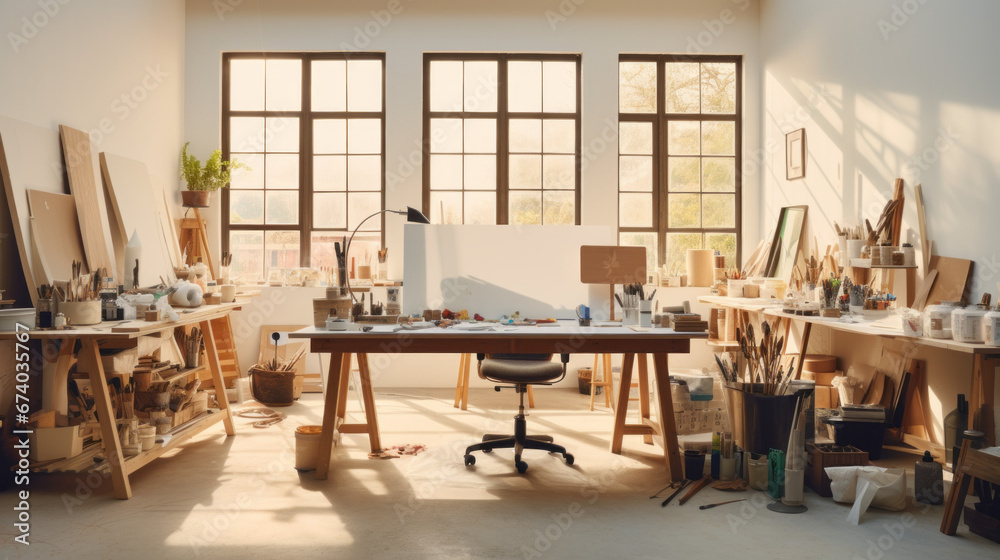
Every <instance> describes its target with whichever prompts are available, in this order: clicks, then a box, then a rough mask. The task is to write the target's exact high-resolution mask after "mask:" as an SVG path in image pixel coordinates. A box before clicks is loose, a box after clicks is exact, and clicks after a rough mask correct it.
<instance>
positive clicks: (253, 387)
mask: <svg viewBox="0 0 1000 560" xmlns="http://www.w3.org/2000/svg"><path fill="white" fill-rule="evenodd" d="M294 384H295V372H294V371H269V370H265V369H259V368H250V392H251V393H252V394H253V398H254V399H255V400H256V401H257V402H259V403H261V404H263V405H267V406H291V404H292V402H293V401H294V400H295V399H294V397H293V393H294Z"/></svg>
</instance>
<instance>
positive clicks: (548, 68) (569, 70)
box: [542, 60, 576, 113]
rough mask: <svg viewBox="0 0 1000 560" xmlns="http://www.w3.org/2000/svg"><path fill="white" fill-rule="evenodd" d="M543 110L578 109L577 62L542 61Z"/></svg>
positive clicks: (557, 111) (570, 111)
mask: <svg viewBox="0 0 1000 560" xmlns="http://www.w3.org/2000/svg"><path fill="white" fill-rule="evenodd" d="M542 111H545V112H546V113H572V112H574V111H576V63H575V62H562V61H552V60H547V61H545V62H543V63H542Z"/></svg>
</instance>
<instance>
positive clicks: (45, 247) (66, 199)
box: [28, 190, 84, 284]
mask: <svg viewBox="0 0 1000 560" xmlns="http://www.w3.org/2000/svg"><path fill="white" fill-rule="evenodd" d="M28 204H29V206H30V208H31V218H30V219H31V242H32V247H33V250H34V251H35V262H37V263H39V265H40V266H39V267H37V268H36V270H35V279H36V280H37V281H38V282H39V283H45V284H54V283H55V282H56V281H60V282H66V281H68V280H69V279H70V278H71V277H72V271H73V261H74V260H78V261H82V260H83V258H84V247H83V240H82V238H81V236H80V223H79V222H78V221H77V204H76V201H75V197H74V196H73V195H71V194H53V193H47V192H44V191H33V190H31V191H28Z"/></svg>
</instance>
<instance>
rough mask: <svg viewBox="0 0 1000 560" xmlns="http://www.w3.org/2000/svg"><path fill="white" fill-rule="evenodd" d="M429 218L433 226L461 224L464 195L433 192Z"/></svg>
mask: <svg viewBox="0 0 1000 560" xmlns="http://www.w3.org/2000/svg"><path fill="white" fill-rule="evenodd" d="M429 218H430V219H431V223H432V224H461V223H462V193H460V192H432V193H431V215H430V216H429Z"/></svg>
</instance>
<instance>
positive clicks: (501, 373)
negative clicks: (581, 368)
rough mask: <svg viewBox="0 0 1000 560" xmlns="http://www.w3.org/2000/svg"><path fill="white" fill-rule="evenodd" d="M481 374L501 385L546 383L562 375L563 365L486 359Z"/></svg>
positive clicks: (548, 362) (549, 362) (545, 362)
mask: <svg viewBox="0 0 1000 560" xmlns="http://www.w3.org/2000/svg"><path fill="white" fill-rule="evenodd" d="M481 367H482V369H481V370H480V372H481V373H482V375H483V377H485V378H487V379H491V380H493V381H499V382H500V383H545V382H547V381H552V380H553V379H557V378H559V376H561V375H562V371H563V368H562V364H561V363H559V362H553V361H529V360H507V359H486V360H483V363H482V366H481Z"/></svg>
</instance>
